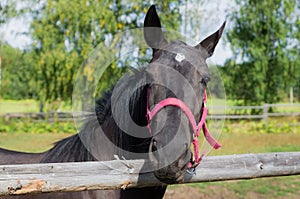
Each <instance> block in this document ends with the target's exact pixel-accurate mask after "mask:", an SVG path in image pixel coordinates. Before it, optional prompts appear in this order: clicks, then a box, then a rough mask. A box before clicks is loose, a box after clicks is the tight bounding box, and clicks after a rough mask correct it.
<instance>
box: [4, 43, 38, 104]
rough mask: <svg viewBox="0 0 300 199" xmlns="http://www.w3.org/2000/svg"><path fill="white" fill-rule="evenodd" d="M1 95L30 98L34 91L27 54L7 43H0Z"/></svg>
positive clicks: (7, 97)
mask: <svg viewBox="0 0 300 199" xmlns="http://www.w3.org/2000/svg"><path fill="white" fill-rule="evenodd" d="M0 59H1V71H0V75H1V78H0V79H1V82H0V90H1V92H0V93H1V97H3V98H6V99H22V98H31V97H33V96H34V95H35V94H36V93H35V86H34V81H33V80H32V71H31V69H32V68H31V67H30V63H29V60H30V59H29V54H26V53H23V52H22V51H21V50H19V49H17V48H12V47H10V46H9V45H7V44H4V45H0Z"/></svg>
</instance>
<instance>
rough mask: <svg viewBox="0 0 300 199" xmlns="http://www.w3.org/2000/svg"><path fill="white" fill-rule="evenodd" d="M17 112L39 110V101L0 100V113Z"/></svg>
mask: <svg viewBox="0 0 300 199" xmlns="http://www.w3.org/2000/svg"><path fill="white" fill-rule="evenodd" d="M16 112H18V113H20V112H22V113H23V112H25V113H27V112H38V103H37V102H36V101H34V100H18V101H16V100H0V114H5V113H16Z"/></svg>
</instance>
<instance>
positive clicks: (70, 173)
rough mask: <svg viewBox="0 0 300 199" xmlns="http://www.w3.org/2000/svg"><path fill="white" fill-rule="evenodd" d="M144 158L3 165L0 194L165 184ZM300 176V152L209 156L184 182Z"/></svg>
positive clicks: (0, 175)
mask: <svg viewBox="0 0 300 199" xmlns="http://www.w3.org/2000/svg"><path fill="white" fill-rule="evenodd" d="M145 165H151V164H149V162H146V161H144V160H130V161H129V160H128V161H125V160H115V161H106V162H81V163H49V164H31V165H30V164H28V165H2V166H0V196H3V195H18V194H31V193H42V192H61V191H81V190H100V189H127V188H132V187H146V186H156V185H162V184H163V183H161V182H160V181H158V180H157V179H156V178H155V177H154V175H153V173H152V172H147V173H142V172H141V170H142V168H145ZM287 175H300V152H287V153H265V154H240V155H226V156H211V157H206V158H205V159H204V160H203V161H202V162H201V164H200V165H199V166H198V167H197V170H196V174H195V175H194V174H193V175H191V174H186V177H185V179H184V181H183V182H182V183H195V182H209V181H224V180H236V179H252V178H261V177H272V176H287Z"/></svg>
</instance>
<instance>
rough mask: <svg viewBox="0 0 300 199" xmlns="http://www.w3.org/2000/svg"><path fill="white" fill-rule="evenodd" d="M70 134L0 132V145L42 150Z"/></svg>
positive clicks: (22, 149)
mask: <svg viewBox="0 0 300 199" xmlns="http://www.w3.org/2000/svg"><path fill="white" fill-rule="evenodd" d="M67 136H70V134H66V133H43V134H34V133H0V147H1V148H6V149H10V150H17V151H24V152H43V151H46V150H48V149H50V148H51V147H52V146H53V143H54V142H56V141H58V140H61V139H62V138H65V137H67Z"/></svg>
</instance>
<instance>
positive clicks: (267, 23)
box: [223, 0, 300, 104]
mask: <svg viewBox="0 0 300 199" xmlns="http://www.w3.org/2000/svg"><path fill="white" fill-rule="evenodd" d="M236 4H237V5H239V8H238V10H236V11H234V12H233V14H232V15H231V19H230V20H231V22H232V24H233V28H232V29H231V30H230V31H229V32H228V34H227V39H228V40H229V42H230V43H231V47H232V50H233V52H234V55H235V56H234V57H233V59H231V60H228V61H227V63H226V64H225V67H224V68H223V72H224V73H225V74H227V75H228V76H229V77H230V78H229V81H226V82H227V91H228V92H227V93H228V94H229V96H231V97H232V98H234V99H242V100H243V102H244V104H261V103H263V102H265V103H275V102H278V101H279V100H282V99H284V98H285V94H286V93H287V90H289V88H290V86H292V85H294V84H295V83H296V81H297V79H299V78H300V76H299V73H297V72H296V71H297V70H298V71H299V67H300V65H299V59H298V58H299V52H300V49H299V37H298V38H297V37H296V33H297V32H298V33H299V31H300V29H299V27H296V26H295V23H296V21H297V20H299V17H300V16H299V12H297V11H299V9H298V10H297V0H275V1H274V0H265V1H258V0H245V1H242V0H236ZM236 60H239V61H236Z"/></svg>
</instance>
